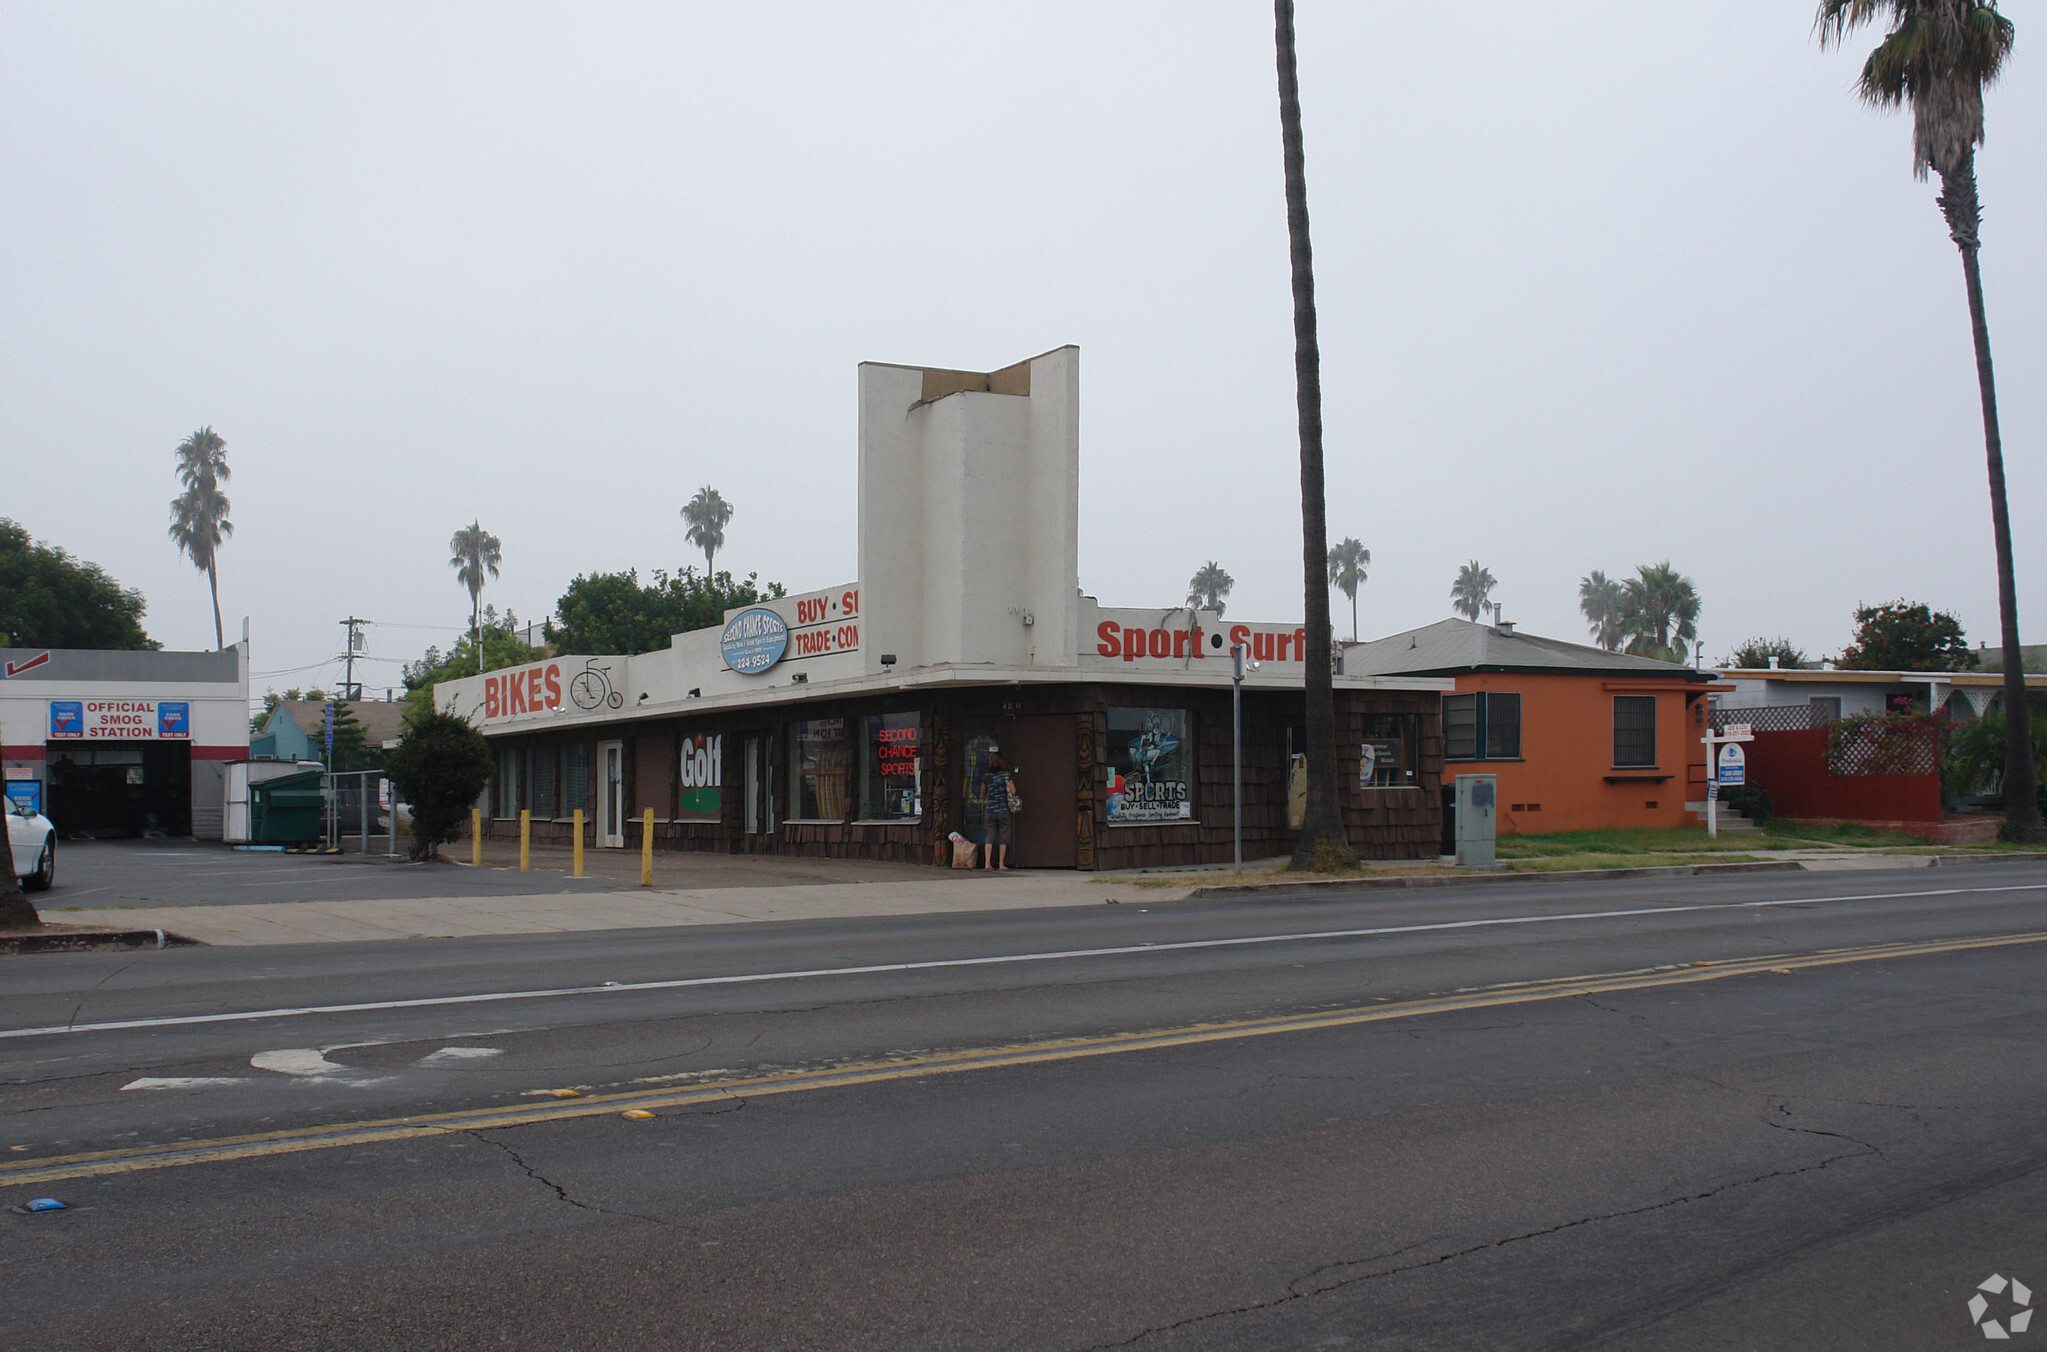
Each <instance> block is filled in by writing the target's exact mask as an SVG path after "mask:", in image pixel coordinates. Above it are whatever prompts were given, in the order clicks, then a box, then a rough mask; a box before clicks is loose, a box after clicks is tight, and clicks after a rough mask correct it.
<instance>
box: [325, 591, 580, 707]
mask: <svg viewBox="0 0 2047 1352" xmlns="http://www.w3.org/2000/svg"><path fill="white" fill-rule="evenodd" d="M475 633H476V634H477V635H480V636H481V637H482V639H483V662H482V664H481V665H480V666H479V665H478V663H477V660H476V645H475V644H474V643H473V642H472V641H471V638H472V636H471V635H469V634H464V635H463V636H462V637H461V638H459V639H457V640H456V642H455V646H454V647H453V648H451V649H450V650H449V651H448V652H446V653H445V654H444V653H442V652H441V650H440V648H439V647H432V648H428V649H427V650H426V652H425V653H424V654H423V655H421V657H420V659H419V660H418V661H417V662H407V663H406V664H405V666H404V668H403V670H404V673H405V703H406V706H407V708H406V717H407V718H415V717H419V716H422V715H424V714H427V713H430V712H432V710H433V707H434V700H433V688H434V687H435V686H437V685H439V684H440V683H441V682H442V681H453V680H459V679H460V678H462V677H464V676H474V675H476V674H477V673H478V672H479V671H489V670H495V669H497V668H500V667H516V666H518V665H520V664H521V663H524V662H531V661H533V660H534V659H536V658H538V657H541V656H542V655H543V654H542V652H541V650H540V649H538V648H535V647H532V646H531V645H529V644H528V643H526V641H525V640H523V639H521V638H520V637H519V617H518V616H517V615H515V614H513V613H512V612H511V611H509V610H507V611H506V612H505V613H504V615H503V617H502V618H501V617H500V616H499V615H498V612H497V607H496V606H485V607H484V608H483V610H482V612H481V613H480V614H479V615H478V616H477V620H476V631H475ZM317 695H318V692H317V691H315V692H313V696H317Z"/></svg>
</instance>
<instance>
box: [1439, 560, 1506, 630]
mask: <svg viewBox="0 0 2047 1352" xmlns="http://www.w3.org/2000/svg"><path fill="white" fill-rule="evenodd" d="M1499 585H1500V582H1499V579H1498V578H1496V577H1494V576H1493V570H1492V569H1490V568H1481V567H1479V563H1478V560H1477V559H1473V560H1472V561H1471V562H1470V563H1467V564H1465V565H1464V566H1463V567H1462V568H1459V569H1458V570H1457V579H1456V580H1455V581H1454V582H1452V583H1451V584H1450V609H1452V610H1454V611H1456V612H1457V613H1458V614H1459V615H1462V616H1463V617H1464V618H1465V619H1467V620H1470V621H1472V622H1473V623H1477V621H1478V617H1479V616H1481V615H1483V614H1485V613H1486V611H1487V609H1489V608H1490V607H1491V605H1492V602H1491V600H1490V599H1489V598H1490V597H1491V596H1492V594H1493V588H1495V587H1497V586H1499ZM1495 613H1496V614H1497V612H1495Z"/></svg>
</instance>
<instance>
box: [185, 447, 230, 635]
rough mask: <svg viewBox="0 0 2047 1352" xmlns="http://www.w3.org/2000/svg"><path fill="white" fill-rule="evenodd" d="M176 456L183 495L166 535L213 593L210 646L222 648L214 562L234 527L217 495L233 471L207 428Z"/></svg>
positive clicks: (224, 501)
mask: <svg viewBox="0 0 2047 1352" xmlns="http://www.w3.org/2000/svg"><path fill="white" fill-rule="evenodd" d="M177 456H178V479H179V480H180V482H182V483H183V484H184V485H185V491H184V492H182V493H180V494H178V496H176V497H175V498H172V499H171V528H170V536H171V539H173V540H175V541H177V544H178V550H179V552H180V553H182V554H184V555H185V557H187V558H189V559H190V560H192V566H193V567H194V568H197V569H198V570H199V571H200V572H202V573H204V574H206V586H207V589H208V590H209V591H210V592H212V594H213V646H214V647H215V648H225V647H226V646H227V642H226V639H225V637H224V636H223V634H222V632H221V627H220V571H219V569H218V568H217V567H216V563H217V561H218V558H219V554H220V545H221V542H222V541H223V540H225V539H227V537H228V536H230V535H233V534H234V533H235V523H234V522H232V521H230V520H228V519H227V514H228V501H227V494H225V493H223V492H221V491H220V486H221V485H222V484H224V483H226V482H227V481H228V479H229V478H230V477H232V475H233V473H234V472H233V471H232V470H230V469H229V468H228V467H227V443H226V442H225V441H222V440H221V439H220V434H219V433H217V432H215V431H214V430H213V429H212V428H211V427H202V428H200V429H199V430H198V431H196V432H194V433H193V434H192V435H191V436H189V437H186V438H185V439H184V440H183V441H181V442H179V443H178V450H177Z"/></svg>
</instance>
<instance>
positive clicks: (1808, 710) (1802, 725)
mask: <svg viewBox="0 0 2047 1352" xmlns="http://www.w3.org/2000/svg"><path fill="white" fill-rule="evenodd" d="M1734 723H1746V724H1748V725H1749V726H1750V727H1752V728H1754V729H1755V730H1756V731H1757V732H1803V731H1805V730H1806V729H1808V728H1824V727H1825V726H1826V725H1827V715H1826V711H1825V710H1823V709H1821V708H1819V707H1818V706H1816V705H1811V704H1767V705H1763V706H1761V707H1758V708H1754V709H1717V708H1716V709H1715V710H1713V731H1715V732H1725V731H1727V729H1728V726H1729V725H1730V724H1734Z"/></svg>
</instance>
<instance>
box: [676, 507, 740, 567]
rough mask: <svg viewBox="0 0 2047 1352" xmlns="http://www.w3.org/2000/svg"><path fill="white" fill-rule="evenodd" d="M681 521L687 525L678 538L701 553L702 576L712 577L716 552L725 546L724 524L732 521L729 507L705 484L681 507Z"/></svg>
mask: <svg viewBox="0 0 2047 1352" xmlns="http://www.w3.org/2000/svg"><path fill="white" fill-rule="evenodd" d="M682 519H683V520H684V521H687V522H689V529H688V530H686V531H684V532H683V533H682V538H683V539H685V540H688V541H689V542H690V543H691V544H693V545H695V546H696V547H697V548H698V549H701V550H703V551H704V576H706V577H711V576H714V575H715V573H716V568H717V562H718V551H719V550H721V549H723V548H724V547H725V525H726V523H727V522H729V521H731V520H732V504H731V503H729V502H727V501H725V499H724V498H723V497H721V496H720V495H719V493H718V490H717V489H715V488H713V487H711V486H710V485H709V484H705V485H704V486H703V487H702V488H699V489H698V490H697V495H696V496H695V497H693V498H691V499H690V500H689V501H688V502H686V503H684V504H683V507H682Z"/></svg>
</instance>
